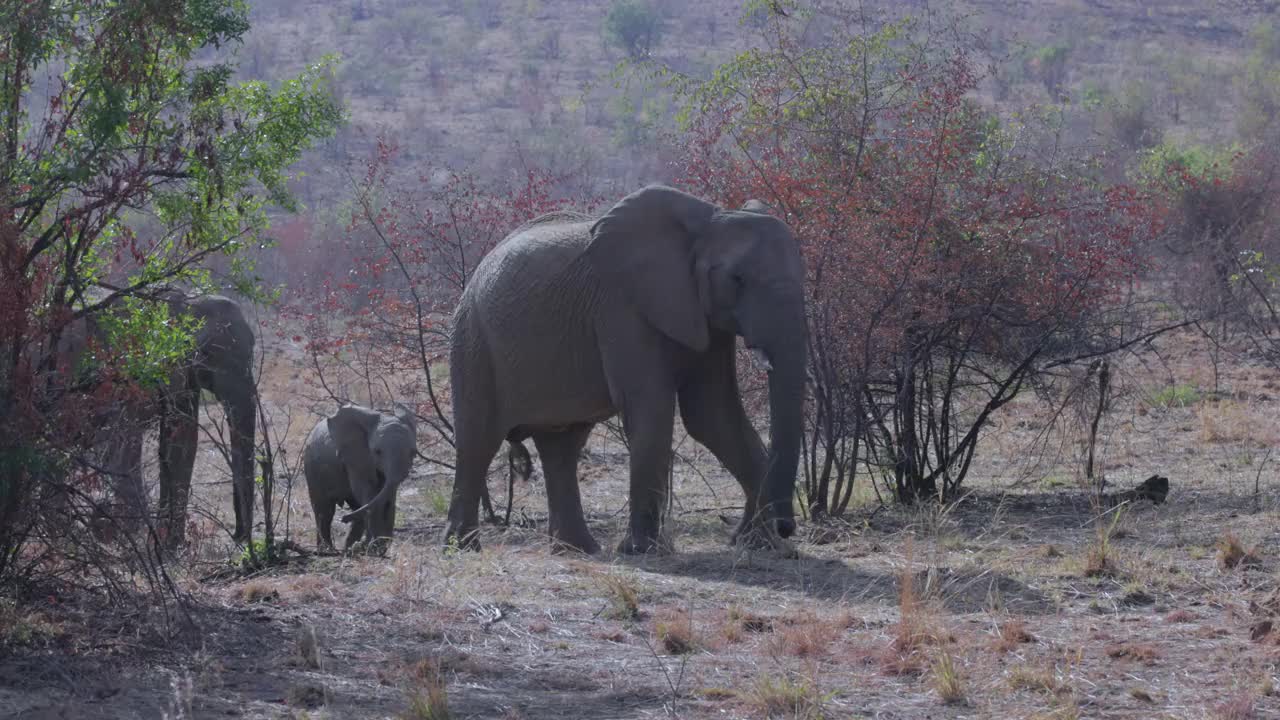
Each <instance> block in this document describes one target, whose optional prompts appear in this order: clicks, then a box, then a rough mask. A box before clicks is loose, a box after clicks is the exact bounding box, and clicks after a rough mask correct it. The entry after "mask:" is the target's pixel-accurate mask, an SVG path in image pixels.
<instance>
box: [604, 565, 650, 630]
mask: <svg viewBox="0 0 1280 720" xmlns="http://www.w3.org/2000/svg"><path fill="white" fill-rule="evenodd" d="M598 584H599V587H600V591H601V593H602V594H603V595H604V598H605V602H606V603H607V604H606V606H605V611H604V616H605V617H606V618H609V619H610V620H627V621H632V620H639V619H640V617H641V613H640V592H639V590H637V589H636V586H635V583H633V582H631V580H629V579H628V578H626V577H624V576H622V575H620V574H617V573H605V574H602V575H600V576H599V578H598Z"/></svg>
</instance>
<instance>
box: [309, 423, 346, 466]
mask: <svg viewBox="0 0 1280 720" xmlns="http://www.w3.org/2000/svg"><path fill="white" fill-rule="evenodd" d="M337 460H338V444H337V443H336V442H334V439H333V436H332V435H331V434H330V433H329V425H328V423H326V422H325V419H324V418H320V421H319V422H317V423H316V426H315V427H313V428H311V432H310V433H309V434H308V435H307V442H306V443H305V444H304V445H303V447H302V462H303V465H304V466H306V467H305V468H304V469H306V470H307V471H308V473H309V472H310V470H311V469H312V468H315V467H320V466H323V465H325V464H328V463H330V462H336V461H337Z"/></svg>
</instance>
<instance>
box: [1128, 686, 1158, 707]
mask: <svg viewBox="0 0 1280 720" xmlns="http://www.w3.org/2000/svg"><path fill="white" fill-rule="evenodd" d="M1129 697H1131V698H1133V699H1134V700H1137V701H1139V702H1144V703H1153V702H1155V701H1156V700H1155V698H1153V697H1151V693H1149V692H1147V691H1146V690H1145V689H1143V688H1140V687H1131V688H1129Z"/></svg>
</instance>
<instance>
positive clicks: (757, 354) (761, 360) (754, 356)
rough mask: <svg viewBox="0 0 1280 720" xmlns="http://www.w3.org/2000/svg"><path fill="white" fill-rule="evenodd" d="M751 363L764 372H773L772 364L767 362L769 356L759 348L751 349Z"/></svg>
mask: <svg viewBox="0 0 1280 720" xmlns="http://www.w3.org/2000/svg"><path fill="white" fill-rule="evenodd" d="M751 362H752V363H753V364H754V365H755V366H756V367H758V368H761V369H763V370H764V371H765V372H773V363H771V362H769V356H768V355H765V354H764V351H763V350H761V349H760V348H751Z"/></svg>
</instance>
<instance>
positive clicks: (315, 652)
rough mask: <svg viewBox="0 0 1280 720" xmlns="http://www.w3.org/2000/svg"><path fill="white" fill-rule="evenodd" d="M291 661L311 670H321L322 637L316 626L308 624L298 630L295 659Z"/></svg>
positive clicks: (294, 648) (294, 644)
mask: <svg viewBox="0 0 1280 720" xmlns="http://www.w3.org/2000/svg"><path fill="white" fill-rule="evenodd" d="M290 661H291V663H292V664H294V665H297V666H300V667H304V668H308V669H310V670H319V669H320V636H319V635H318V634H317V633H316V628H315V626H314V625H311V624H309V623H308V624H304V625H303V626H302V627H300V628H298V634H297V635H296V636H295V637H294V639H293V657H291V658H290Z"/></svg>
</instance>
